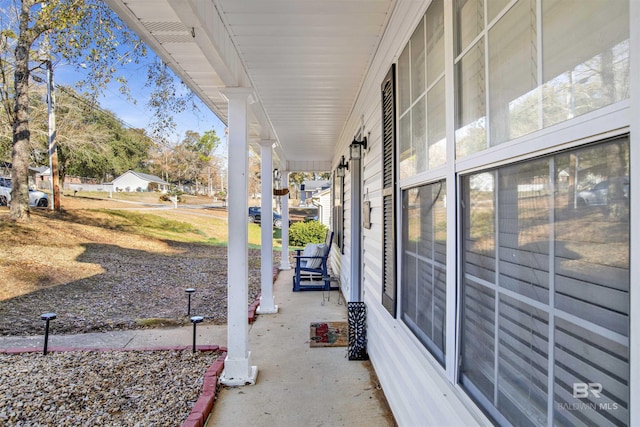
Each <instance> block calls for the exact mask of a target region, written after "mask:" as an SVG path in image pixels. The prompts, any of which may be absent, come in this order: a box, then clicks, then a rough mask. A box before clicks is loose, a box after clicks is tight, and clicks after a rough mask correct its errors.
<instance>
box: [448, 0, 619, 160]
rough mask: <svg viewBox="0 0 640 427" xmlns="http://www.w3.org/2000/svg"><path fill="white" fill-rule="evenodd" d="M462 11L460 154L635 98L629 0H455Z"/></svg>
mask: <svg viewBox="0 0 640 427" xmlns="http://www.w3.org/2000/svg"><path fill="white" fill-rule="evenodd" d="M507 5H508V6H507ZM485 6H486V12H485ZM455 11H456V15H455V35H456V51H455V55H456V56H457V57H456V60H455V67H456V100H457V102H456V133H455V135H456V155H457V157H463V156H467V155H469V154H473V153H476V152H478V151H481V150H484V149H486V148H489V147H491V146H495V145H498V144H502V143H504V142H507V141H510V140H513V139H515V138H518V137H520V136H523V135H526V134H529V133H531V132H533V131H536V130H539V129H542V128H544V127H548V126H551V125H554V124H556V123H559V122H562V121H566V120H569V119H571V118H574V117H577V116H579V115H582V114H585V113H588V112H591V111H594V110H596V109H599V108H602V107H604V106H607V105H611V104H613V103H615V102H618V101H621V100H624V99H627V98H628V97H629V2H628V1H602V0H518V1H516V2H509V1H506V0H491V1H487V4H486V5H485V0H456V1H455ZM538 11H540V12H538Z"/></svg>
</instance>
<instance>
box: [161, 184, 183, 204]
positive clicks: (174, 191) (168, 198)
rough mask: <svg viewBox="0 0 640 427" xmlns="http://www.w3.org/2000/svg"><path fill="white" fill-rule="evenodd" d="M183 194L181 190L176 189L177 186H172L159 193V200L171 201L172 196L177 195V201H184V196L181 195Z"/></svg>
mask: <svg viewBox="0 0 640 427" xmlns="http://www.w3.org/2000/svg"><path fill="white" fill-rule="evenodd" d="M183 194H184V192H183V191H180V190H178V189H177V188H172V189H171V190H169V191H167V192H166V193H164V194H161V195H160V201H161V202H173V197H177V199H178V203H184V201H185V198H184V197H182V195H183Z"/></svg>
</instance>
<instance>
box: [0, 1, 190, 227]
mask: <svg viewBox="0 0 640 427" xmlns="http://www.w3.org/2000/svg"><path fill="white" fill-rule="evenodd" d="M0 8H4V9H3V10H2V11H1V12H2V13H0V24H1V27H0V28H3V30H1V32H0V103H1V104H2V110H3V113H4V114H5V115H6V117H7V123H8V124H9V125H10V127H11V151H12V154H11V157H12V163H13V170H12V174H13V180H12V183H13V189H12V204H11V212H10V218H11V219H13V220H15V221H27V220H29V204H28V201H29V199H28V181H27V178H28V168H29V162H30V159H31V157H32V155H33V150H32V147H31V138H32V132H31V126H30V120H31V118H32V117H31V113H32V111H31V108H30V106H31V101H30V98H29V86H30V76H31V75H32V73H33V72H34V71H37V70H38V69H42V68H43V67H45V66H48V67H52V68H55V67H54V66H55V65H56V64H58V63H59V62H64V63H68V64H71V65H73V66H74V67H75V68H76V69H77V70H78V71H79V72H81V73H82V74H83V75H84V76H86V77H85V79H84V80H83V81H81V82H79V84H80V85H81V87H83V88H84V89H85V91H86V92H87V96H88V99H89V100H90V101H91V102H92V103H93V105H97V102H96V100H97V97H98V96H99V94H100V93H101V91H102V90H103V89H104V88H105V87H106V86H107V85H108V84H110V83H111V82H119V83H120V85H121V91H122V92H123V93H125V94H127V93H128V89H127V81H126V79H125V78H124V77H122V76H120V75H119V74H118V70H119V69H121V67H122V66H123V65H124V64H127V63H130V62H133V63H140V62H141V61H142V59H143V58H144V57H145V55H146V53H147V50H146V47H145V45H144V44H143V43H142V42H141V41H140V40H139V39H138V37H137V36H136V35H135V34H134V33H133V32H132V31H130V30H129V29H127V28H126V26H125V25H124V24H123V23H122V21H121V20H120V19H119V18H118V17H117V15H116V14H115V13H113V12H112V11H111V9H109V7H108V6H107V5H106V4H105V3H104V2H103V1H101V0H15V1H13V2H11V3H8V2H4V3H2V6H0ZM52 53H55V55H53V54H52ZM147 66H148V67H149V68H148V69H149V72H148V77H149V82H150V83H149V85H150V86H152V87H153V93H152V95H151V96H152V99H151V101H150V103H149V107H150V108H151V109H152V111H153V113H154V114H155V117H156V120H155V121H154V122H153V123H152V125H153V126H154V134H155V135H163V134H165V133H166V132H168V131H170V130H171V129H172V127H175V124H174V123H173V121H172V117H171V116H172V114H171V112H176V111H182V110H184V109H186V108H187V107H188V106H189V107H191V105H190V103H189V100H190V99H193V98H192V94H191V92H190V91H185V90H178V89H177V88H176V87H175V85H176V81H175V78H171V74H170V73H169V70H168V69H167V67H166V65H164V64H162V63H161V62H159V61H155V62H152V63H150V64H147ZM191 104H193V103H191ZM2 135H4V132H3V133H2ZM57 137H58V138H60V140H61V141H62V139H63V136H62V131H59V132H57ZM89 143H90V144H92V145H91V149H89V150H86V151H85V153H84V154H88V153H89V152H90V151H91V150H94V151H97V152H101V153H102V154H103V155H106V154H105V151H106V148H104V147H102V148H99V146H100V145H101V144H103V143H104V140H103V139H102V138H101V135H94V137H93V138H92V139H91V140H90V141H89ZM6 151H7V140H6V138H5V137H4V136H3V137H1V138H0V154H3V153H5V154H6ZM74 153H75V150H71V151H70V152H69V153H68V154H69V155H74ZM58 154H59V155H60V157H61V158H63V157H64V156H65V153H64V152H62V150H60V152H59V153H58ZM99 157H100V156H98V157H97V158H95V159H93V158H92V159H89V157H86V158H83V159H75V160H79V163H82V162H84V163H85V164H87V165H89V164H91V163H94V164H93V166H98V163H100V162H101V160H100V158H99Z"/></svg>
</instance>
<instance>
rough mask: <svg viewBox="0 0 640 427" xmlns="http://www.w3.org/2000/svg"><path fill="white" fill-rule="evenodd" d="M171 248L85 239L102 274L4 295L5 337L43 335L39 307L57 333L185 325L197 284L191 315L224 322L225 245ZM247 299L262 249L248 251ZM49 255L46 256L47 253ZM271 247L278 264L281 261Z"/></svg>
mask: <svg viewBox="0 0 640 427" xmlns="http://www.w3.org/2000/svg"><path fill="white" fill-rule="evenodd" d="M171 249H172V250H171V253H158V252H153V251H149V250H147V251H140V250H135V249H125V248H122V247H115V246H110V245H86V250H85V252H84V253H83V254H82V255H81V256H80V257H79V260H80V261H81V262H82V263H85V264H86V265H88V266H92V265H99V266H100V267H101V272H100V273H97V274H91V275H89V276H88V277H86V278H81V279H78V280H74V281H71V282H68V283H64V284H61V285H59V286H47V287H42V288H40V289H38V290H37V291H35V292H29V293H25V294H23V295H20V296H17V297H14V298H10V299H6V300H4V301H1V300H0V335H5V336H22V335H40V334H42V331H43V322H42V321H41V320H40V315H41V314H42V313H47V312H53V313H56V314H57V319H56V320H55V321H53V322H51V331H52V333H55V334H72V333H84V332H104V331H110V330H123V329H137V328H147V327H158V326H178V325H186V324H188V323H189V322H188V318H187V294H186V293H185V289H186V288H195V289H196V293H195V294H193V296H192V300H191V314H192V315H200V316H204V317H205V319H206V321H207V322H215V323H218V324H224V323H226V320H227V274H226V272H227V248H225V247H215V246H207V245H198V244H188V243H180V244H178V243H175V244H173V245H172V248H171ZM249 252H250V253H249V299H248V302H249V304H251V303H253V302H254V301H255V300H256V299H257V297H258V295H259V293H260V251H259V250H256V249H251V250H250V251H249ZM45 256H46V254H45ZM279 259H280V257H279V254H278V252H274V262H275V263H279Z"/></svg>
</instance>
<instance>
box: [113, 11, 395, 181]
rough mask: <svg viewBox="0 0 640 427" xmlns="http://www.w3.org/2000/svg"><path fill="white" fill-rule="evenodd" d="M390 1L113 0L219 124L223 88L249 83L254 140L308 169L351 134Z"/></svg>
mask: <svg viewBox="0 0 640 427" xmlns="http://www.w3.org/2000/svg"><path fill="white" fill-rule="evenodd" d="M394 2H395V0H323V1H311V0H242V1H239V0H107V3H108V4H109V5H110V6H111V7H112V8H113V9H114V10H115V11H116V13H118V14H119V15H120V16H121V17H122V18H123V19H124V20H125V21H126V22H127V24H128V25H129V26H130V27H131V28H132V29H133V30H134V31H136V32H137V33H138V34H139V35H140V36H141V37H142V39H143V40H144V41H145V42H146V43H147V44H149V45H150V46H151V48H152V49H154V51H155V52H156V53H157V54H158V55H159V56H160V57H161V58H162V59H163V60H164V61H165V62H167V63H168V64H169V65H170V66H171V67H172V68H173V69H174V71H175V72H176V73H177V74H178V75H179V76H180V77H181V78H182V79H183V80H184V81H185V83H187V84H188V85H189V86H190V87H191V88H192V89H193V90H194V91H195V92H196V93H197V94H198V95H199V96H200V97H201V98H202V99H203V101H204V102H205V103H206V104H207V105H208V106H209V107H210V108H211V109H212V110H213V111H214V113H215V114H216V115H217V116H218V117H219V118H220V119H221V120H222V121H223V122H225V123H226V122H227V102H226V100H225V99H224V97H223V96H222V95H221V94H220V92H219V90H220V89H221V88H224V87H234V86H246V87H252V88H253V89H254V91H255V99H254V100H253V101H254V103H253V104H252V108H251V114H250V130H249V132H250V137H251V138H262V139H274V140H276V141H277V145H278V147H277V149H276V159H274V160H276V162H277V163H280V164H281V166H285V167H286V166H287V165H285V164H283V163H284V162H285V161H288V162H290V164H291V163H292V164H296V165H302V164H305V163H307V164H308V165H309V167H308V168H307V169H309V170H313V169H318V167H319V166H318V165H320V164H324V165H329V164H330V161H331V159H332V158H333V156H334V152H335V149H336V143H337V141H338V140H339V138H340V136H341V133H342V132H343V131H345V132H354V131H355V129H344V126H345V123H346V120H347V118H348V116H349V114H350V112H351V109H352V107H353V105H354V103H355V100H356V97H357V95H358V91H359V90H360V86H361V84H362V81H363V79H364V76H365V74H366V72H367V70H368V67H369V65H370V63H371V61H372V58H373V56H374V54H375V51H376V49H377V47H378V44H379V41H380V39H381V37H382V34H383V32H384V29H385V26H386V23H387V20H388V16H389V15H390V13H391V10H392V7H393V4H394ZM296 170H302V169H301V168H300V167H298V168H296Z"/></svg>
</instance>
